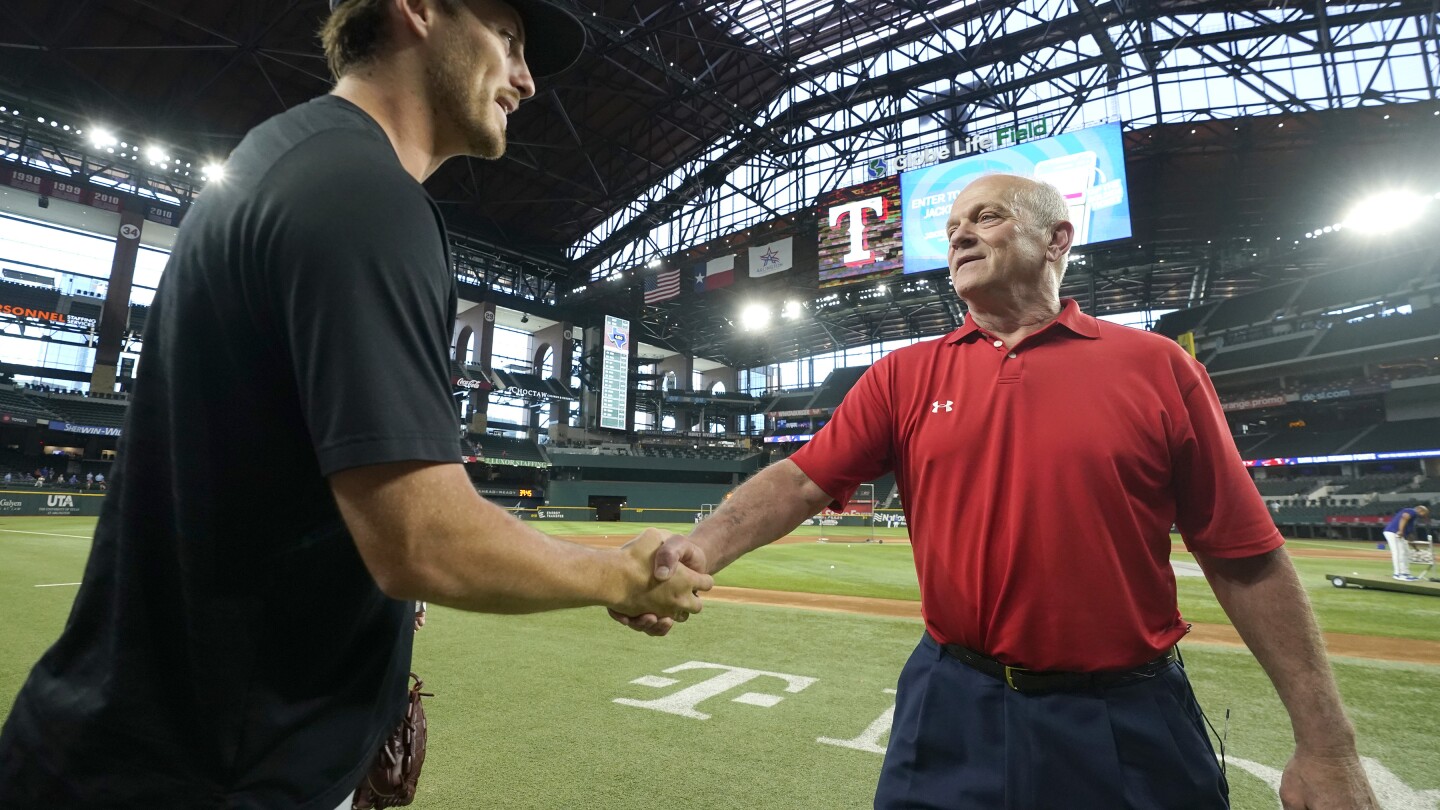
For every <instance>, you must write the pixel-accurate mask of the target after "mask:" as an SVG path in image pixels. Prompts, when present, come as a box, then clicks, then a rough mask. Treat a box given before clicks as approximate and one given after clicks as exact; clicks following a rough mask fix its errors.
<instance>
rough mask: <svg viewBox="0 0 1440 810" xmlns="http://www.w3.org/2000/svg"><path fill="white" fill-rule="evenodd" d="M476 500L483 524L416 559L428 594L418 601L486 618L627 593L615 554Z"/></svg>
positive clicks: (433, 541) (453, 528) (452, 530)
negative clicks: (554, 534) (552, 532)
mask: <svg viewBox="0 0 1440 810" xmlns="http://www.w3.org/2000/svg"><path fill="white" fill-rule="evenodd" d="M477 500H478V501H479V502H478V503H477V504H475V505H474V508H477V509H478V512H479V514H478V515H477V517H478V519H476V520H474V522H469V521H467V522H466V524H459V523H450V524H449V525H447V526H446V528H447V529H449V531H448V532H445V533H443V534H442V533H440V532H437V533H436V534H434V535H431V536H430V537H429V538H427V542H426V544H425V551H424V553H422V554H419V555H417V556H416V558H414V559H413V561H412V563H411V565H412V569H411V570H412V571H413V572H414V575H415V580H416V581H417V583H420V584H421V588H422V590H420V591H419V592H417V593H416V594H415V596H416V597H417V598H424V599H425V600H426V601H430V602H435V603H436V604H442V605H446V606H448V607H455V608H461V609H463V610H474V611H481V612H485V613H533V612H538V611H545V610H555V609H558V608H567V607H586V606H591V605H604V604H612V603H613V602H614V601H615V599H616V598H617V597H618V596H619V595H620V594H623V593H624V592H625V591H624V587H623V585H622V583H621V581H620V580H621V574H620V569H619V567H618V566H617V565H616V564H615V563H616V560H615V559H613V558H614V557H615V556H616V555H615V552H614V551H613V550H604V549H597V548H590V547H586V546H582V545H578V544H575V543H568V542H565V541H563V540H558V539H556V538H553V537H550V536H548V535H545V534H541V533H540V532H537V531H535V530H534V529H533V528H531V527H529V526H526V525H525V524H524V523H523V522H521V521H519V520H517V519H515V518H514V517H513V516H511V515H509V514H508V513H506V512H505V510H503V509H500V508H499V507H496V506H494V505H493V504H490V503H488V502H486V501H484V500H483V499H477ZM467 524H468V525H467Z"/></svg>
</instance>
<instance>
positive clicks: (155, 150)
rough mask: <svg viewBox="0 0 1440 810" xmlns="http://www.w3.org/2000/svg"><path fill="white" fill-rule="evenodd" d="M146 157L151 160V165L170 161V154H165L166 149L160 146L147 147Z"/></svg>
mask: <svg viewBox="0 0 1440 810" xmlns="http://www.w3.org/2000/svg"><path fill="white" fill-rule="evenodd" d="M145 159H146V160H148V161H150V163H151V165H154V164H156V163H169V162H170V156H169V155H167V154H165V150H164V149H161V148H160V147H158V146H147V147H145Z"/></svg>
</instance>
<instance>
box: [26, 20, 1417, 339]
mask: <svg viewBox="0 0 1440 810" xmlns="http://www.w3.org/2000/svg"><path fill="white" fill-rule="evenodd" d="M557 2H561V3H563V4H568V5H570V6H571V7H572V8H573V9H574V10H575V11H576V13H577V15H578V16H579V17H580V18H581V20H582V21H583V23H584V24H585V25H586V26H587V28H588V29H589V33H590V39H591V48H590V49H589V51H588V52H587V54H586V55H585V56H584V57H582V61H581V62H580V64H579V66H578V67H577V69H575V70H573V71H572V72H571V73H569V74H567V75H566V76H564V77H563V78H562V79H560V80H559V81H557V82H552V83H549V86H548V87H545V88H543V90H542V92H541V93H540V95H538V96H537V97H536V98H534V99H532V100H530V101H529V102H527V103H526V104H525V105H523V106H522V107H521V108H520V110H519V111H518V112H517V113H516V114H515V115H514V116H513V117H512V121H511V126H510V128H509V137H510V147H511V148H510V149H509V151H508V152H507V155H506V157H505V158H504V159H503V160H501V161H497V162H489V163H485V164H482V165H477V162H476V161H475V160H454V161H450V162H449V163H447V164H446V165H445V166H444V167H442V169H441V170H440V171H439V172H437V173H436V174H435V175H434V176H433V177H432V178H431V179H430V180H429V181H428V182H427V187H428V188H429V190H430V192H431V194H432V196H434V197H435V199H436V200H437V202H438V203H439V204H440V205H441V206H442V209H443V210H444V211H445V213H446V218H447V223H448V224H449V226H450V228H451V232H452V234H456V235H458V236H457V238H456V240H455V241H456V245H457V247H456V250H455V255H456V259H457V275H459V276H460V277H461V278H462V281H465V282H467V283H469V284H471V285H473V286H474V287H477V288H481V289H483V290H486V291H489V292H488V293H487V295H488V294H493V295H495V296H498V297H510V298H512V299H514V300H517V301H521V302H524V301H529V302H535V304H536V305H537V306H542V307H543V306H549V305H555V306H557V307H560V308H565V307H569V308H570V309H571V311H572V312H573V311H577V310H578V311H584V312H590V311H599V310H602V309H603V310H605V311H610V310H612V309H615V310H618V311H620V312H622V313H631V314H635V315H636V321H637V323H638V326H637V328H638V330H639V333H640V334H642V335H644V339H646V340H647V341H653V342H655V343H657V345H663V346H666V347H667V348H672V349H674V350H678V351H686V352H688V353H692V354H697V355H701V356H707V357H712V358H716V359H720V360H723V361H725V362H727V363H729V364H731V365H745V364H753V363H754V362H755V361H757V360H763V359H765V358H772V359H773V358H784V357H794V356H796V355H797V353H800V354H804V353H809V352H818V351H824V350H826V349H827V348H833V347H835V346H837V345H852V344H856V343H860V342H864V341H873V340H889V339H893V338H899V337H904V336H913V335H915V334H934V333H937V332H941V331H944V329H946V328H948V326H949V325H953V324H954V323H956V322H957V321H958V319H959V317H960V314H961V310H960V308H959V304H958V303H957V302H956V301H955V300H954V297H953V294H952V293H950V292H949V291H948V290H947V289H945V285H944V284H943V283H939V281H940V280H938V279H935V278H930V279H926V278H923V277H913V278H911V277H907V278H906V279H904V280H901V281H894V282H892V283H891V284H889V285H888V289H885V290H880V289H878V285H877V286H872V287H868V288H867V289H864V290H859V289H853V288H847V289H844V290H841V291H830V290H819V291H818V292H817V290H816V288H815V283H816V281H815V279H814V278H809V279H799V278H796V279H787V280H786V283H787V284H788V285H789V288H788V289H787V290H786V291H787V292H789V293H792V294H793V295H794V296H795V297H796V298H797V299H800V300H803V301H804V302H805V304H806V307H807V309H806V312H807V317H806V318H805V319H804V325H798V324H797V325H796V326H795V327H794V328H793V329H790V330H788V335H787V336H786V337H785V338H783V339H782V338H779V337H776V338H774V339H773V340H770V341H769V342H768V343H767V342H766V341H764V340H757V339H755V338H753V337H751V338H743V339H742V338H740V337H737V334H736V333H737V329H736V328H735V326H734V324H733V323H731V321H732V320H733V318H732V316H733V315H734V313H733V312H732V311H731V305H733V303H734V301H733V300H731V299H727V298H726V297H725V296H723V295H714V296H681V300H679V301H676V302H671V303H667V304H666V305H663V306H661V307H659V308H652V309H643V310H641V309H640V308H639V296H638V292H637V291H636V290H635V288H636V287H638V283H636V282H635V277H634V272H633V271H635V270H636V269H637V268H640V267H643V266H644V265H646V264H647V263H648V262H649V261H650V260H652V259H654V258H656V257H665V256H671V255H674V254H676V253H679V252H681V251H683V250H685V249H687V248H690V247H693V246H697V245H702V244H705V243H709V242H712V241H713V240H715V239H718V238H723V237H726V236H729V235H732V234H734V233H735V232H736V231H739V230H741V229H743V228H746V227H749V226H753V225H756V224H760V223H765V222H768V221H770V220H774V219H777V218H781V217H785V216H788V215H793V214H796V213H797V212H802V211H804V210H805V209H807V208H808V207H809V206H811V205H812V204H813V202H814V200H815V198H816V197H817V196H818V195H820V194H821V193H823V192H825V191H829V190H831V189H834V188H839V187H843V186H847V185H852V184H854V183H858V182H861V181H863V180H865V179H867V177H866V171H867V169H866V167H867V165H868V164H869V163H870V162H871V161H873V160H876V159H879V158H892V157H894V156H895V155H896V154H898V153H900V152H909V151H914V150H916V149H921V148H925V147H928V146H936V145H940V144H953V143H956V142H964V141H965V140H966V139H967V138H972V137H976V136H981V135H984V134H986V133H990V132H994V131H996V130H998V129H1000V128H1003V127H1008V126H1013V125H1015V124H1017V123H1020V122H1023V121H1026V120H1030V119H1034V118H1039V117H1044V118H1046V119H1048V120H1049V121H1050V122H1051V124H1052V129H1053V130H1057V131H1058V130H1067V129H1069V130H1073V129H1077V128H1080V127H1083V126H1089V125H1093V124H1098V123H1102V122H1107V121H1121V122H1123V123H1124V124H1125V126H1126V127H1127V128H1128V129H1129V130H1131V132H1130V146H1131V148H1132V152H1131V156H1132V158H1135V157H1137V156H1138V157H1140V158H1142V159H1153V160H1155V161H1157V162H1163V161H1165V160H1168V159H1170V157H1171V156H1172V155H1173V154H1176V153H1177V152H1179V151H1181V149H1182V148H1186V149H1188V148H1189V146H1188V145H1186V146H1184V147H1182V146H1181V145H1179V144H1177V143H1176V142H1174V141H1173V140H1172V141H1169V142H1165V143H1162V141H1163V140H1164V139H1165V135H1164V130H1166V129H1167V128H1172V129H1173V128H1178V127H1182V126H1183V127H1184V130H1185V131H1189V129H1190V127H1191V126H1192V125H1193V126H1194V127H1196V128H1199V129H1201V130H1202V132H1203V131H1204V130H1205V129H1206V128H1207V127H1208V128H1210V129H1215V130H1220V129H1224V130H1226V131H1229V130H1230V129H1231V127H1230V124H1231V123H1232V122H1233V123H1234V124H1236V125H1237V127H1238V125H1239V123H1240V122H1239V121H1238V120H1237V119H1240V118H1242V117H1246V118H1250V117H1255V116H1265V115H1276V114H1280V115H1286V114H1289V115H1294V114H1299V113H1308V112H1314V111H1326V110H1354V109H1355V108H1360V107H1375V106H1382V105H1400V104H1405V103H1408V102H1421V101H1428V102H1431V103H1432V104H1433V103H1434V102H1435V101H1437V100H1440V87H1437V85H1440V46H1437V41H1440V32H1437V20H1440V0H1385V1H1384V2H1368V3H1357V2H1340V3H1326V2H1323V0H1314V2H1309V3H1306V4H1304V5H1296V6H1291V5H1290V4H1289V2H1288V0H1267V2H1259V0H1111V2H1098V1H1097V0H1019V2H997V1H996V0H959V2H956V0H843V1H842V0H729V1H727V2H703V1H702V0H557ZM321 5H323V4H321ZM320 14H323V8H322V7H321V6H320V5H316V4H313V3H301V2H299V0H257V2H255V3H249V4H216V3H208V2H204V0H87V2H86V3H81V4H78V5H73V6H72V5H67V4H56V3H53V2H51V0H13V2H7V3H5V4H3V5H0V30H4V31H6V35H5V36H4V37H3V39H4V40H6V41H3V42H0V102H4V101H6V99H7V98H8V99H9V100H11V101H12V102H13V101H14V100H17V99H18V100H19V101H21V102H23V104H24V105H25V108H26V111H27V116H28V117H27V116H14V115H11V114H9V113H6V114H5V115H4V118H5V120H4V121H3V122H0V149H3V150H4V152H5V153H6V154H5V156H4V157H3V158H0V159H5V160H12V161H17V162H25V163H27V164H28V165H31V166H36V164H35V163H33V162H31V161H41V162H42V163H44V164H45V168H47V170H51V171H53V172H54V173H56V174H58V175H62V176H71V175H66V172H70V173H72V174H73V175H74V176H83V177H87V178H88V177H99V178H100V180H99V181H98V182H101V183H102V184H103V183H106V182H109V183H116V184H122V185H128V186H130V187H131V188H133V189H135V190H137V191H138V193H141V194H142V196H148V195H152V194H153V195H157V196H156V197H155V199H163V198H161V197H159V196H158V195H162V194H163V195H168V196H170V197H173V198H174V199H176V200H180V201H187V200H188V199H189V198H190V196H191V195H192V194H193V190H194V188H195V186H196V184H195V182H194V179H193V178H192V177H187V176H186V175H185V174H184V172H185V171H190V172H192V173H193V172H194V171H195V167H197V166H200V165H201V163H200V161H201V159H202V157H204V156H216V155H224V154H226V153H228V151H229V150H230V149H232V148H233V147H234V145H235V143H237V142H238V139H239V137H240V136H241V135H243V133H244V132H246V131H247V130H248V129H249V128H250V127H253V126H254V125H255V124H257V123H259V122H260V121H262V120H264V119H265V118H266V117H268V116H270V115H273V114H275V113H276V112H279V111H280V110H283V109H285V108H287V107H289V106H293V105H294V104H298V103H300V102H302V101H304V100H306V99H308V98H311V97H313V96H315V95H318V94H319V93H323V92H325V91H326V90H327V89H329V86H330V84H329V79H328V77H327V76H326V71H325V69H324V65H323V60H322V59H321V58H320V55H319V53H318V50H317V48H316V47H315V35H314V32H315V30H316V27H317V25H318V22H319V19H318V17H319V15H320ZM47 104H50V105H54V106H53V109H51V110H47V111H46V112H45V115H47V116H50V118H51V120H54V117H55V116H66V115H69V116H71V117H69V118H66V119H64V120H66V121H68V122H72V123H74V124H75V125H76V126H77V127H78V125H80V124H82V123H83V124H84V125H85V126H86V127H89V126H90V124H91V122H92V121H103V122H104V123H107V124H115V125H116V127H117V129H116V132H117V134H119V135H120V136H121V137H122V138H124V139H125V142H126V144H125V145H129V146H130V149H129V151H130V152H132V153H133V154H130V155H128V156H126V157H123V158H122V157H121V153H123V152H125V151H126V149H125V145H122V146H120V147H118V148H117V149H116V152H115V153H114V154H113V155H112V154H111V153H108V152H104V151H103V150H102V151H97V150H95V149H93V148H91V147H90V146H88V145H87V144H86V142H85V140H84V139H83V138H69V137H65V136H64V134H63V133H61V132H57V131H56V128H55V127H54V126H53V125H51V124H49V123H48V122H45V123H40V122H37V121H36V120H35V115H34V114H33V111H32V108H44V107H45V105H47ZM1271 126H1272V127H1273V126H1274V125H1273V124H1272V125H1271ZM127 127H128V130H127ZM1294 129H1295V128H1294V127H1292V128H1291V129H1286V130H1284V132H1286V133H1290V132H1292V131H1293V130H1294ZM147 130H148V132H147ZM1137 130H1147V131H1148V132H1154V133H1156V134H1155V136H1154V137H1155V141H1154V143H1153V145H1150V146H1147V145H1146V143H1145V142H1144V140H1143V139H1144V138H1145V135H1140V134H1137V132H1136V131H1137ZM127 131H129V132H130V133H131V134H130V136H129V137H128V138H125V135H124V133H125V132H127ZM137 132H143V133H145V134H146V135H155V136H159V137H160V138H161V139H162V140H167V138H166V137H165V136H166V135H167V133H168V135H169V136H170V137H169V138H168V140H169V141H170V142H171V143H172V144H174V147H173V150H172V151H171V154H172V155H173V156H175V157H176V160H175V161H173V163H174V165H173V166H170V167H168V169H166V168H164V167H161V170H160V171H157V170H156V168H157V167H153V166H149V165H147V163H148V161H146V160H144V159H143V158H144V155H141V154H139V149H138V147H137V146H135V145H133V143H134V142H135V141H136V140H138V138H137V137H136V135H135V133H137ZM87 135H88V133H87ZM187 140H188V141H189V142H188V143H187V142H186V141H187ZM1227 148H1230V147H1227ZM1235 148H1238V147H1235ZM1272 148H1273V147H1272ZM1167 150H1168V151H1167ZM1272 154H1274V153H1273V152H1272V153H1266V154H1265V155H1264V157H1265V158H1266V159H1269V156H1270V155H1272ZM180 157H183V159H184V160H185V162H186V165H185V167H184V169H180V166H179V158H180ZM191 164H193V165H191ZM1191 170H1192V171H1193V167H1192V169H1191ZM1167 179H1168V178H1167ZM1152 180H1153V178H1152ZM1133 181H1134V178H1133V177H1132V182H1133ZM1241 191H1243V192H1244V194H1248V195H1250V197H1247V198H1244V199H1239V200H1236V201H1235V203H1236V204H1235V205H1234V206H1233V207H1234V208H1236V209H1243V208H1244V205H1251V208H1250V209H1244V210H1245V211H1246V212H1247V213H1248V212H1249V211H1250V210H1251V209H1253V210H1255V211H1261V210H1263V209H1264V206H1263V205H1261V203H1262V202H1266V200H1264V199H1262V195H1265V194H1266V193H1267V191H1266V190H1265V189H1255V188H1245V189H1241ZM1274 196H1275V193H1274V190H1273V189H1271V190H1269V197H1270V198H1273V197H1274ZM1227 201H1228V200H1227ZM1257 201H1258V202H1257ZM1187 205H1188V206H1190V207H1191V209H1193V207H1194V203H1192V202H1190V201H1188V200H1185V199H1176V200H1174V201H1172V205H1170V206H1169V207H1168V208H1167V209H1166V210H1164V211H1146V212H1143V213H1142V215H1141V216H1144V217H1148V218H1149V219H1148V220H1147V221H1146V222H1145V223H1144V226H1145V228H1147V229H1148V233H1150V234H1153V235H1154V238H1151V237H1150V236H1147V237H1146V238H1145V240H1144V242H1143V243H1140V240H1139V239H1136V240H1132V241H1133V242H1135V244H1123V245H1120V246H1119V247H1115V248H1110V249H1105V250H1096V251H1087V255H1086V256H1085V257H1084V258H1083V259H1082V260H1077V261H1076V262H1075V264H1074V267H1075V268H1076V269H1075V270H1073V271H1072V272H1071V274H1070V275H1069V276H1068V277H1067V279H1066V282H1067V283H1066V287H1065V289H1064V292H1065V294H1068V295H1075V296H1076V297H1078V298H1080V299H1081V300H1082V301H1083V302H1087V303H1088V304H1089V305H1090V306H1091V308H1092V309H1094V310H1095V311H1097V312H1107V311H1124V310H1136V309H1149V308H1155V307H1164V308H1169V307H1176V306H1185V305H1188V304H1191V303H1198V302H1200V301H1203V300H1206V299H1208V298H1212V297H1216V296H1224V295H1229V294H1235V293H1239V292H1244V291H1247V290H1249V289H1254V288H1255V287H1256V286H1258V285H1260V284H1262V283H1265V282H1266V280H1267V278H1269V279H1270V280H1271V281H1273V276H1267V273H1273V272H1275V271H1274V269H1273V268H1274V265H1267V262H1266V258H1267V257H1266V253H1265V251H1263V250H1252V249H1251V245H1250V242H1249V240H1251V239H1255V240H1256V241H1259V240H1261V239H1264V240H1267V241H1271V240H1274V239H1275V237H1277V236H1279V235H1280V234H1279V233H1277V232H1262V231H1265V229H1266V228H1268V229H1269V231H1275V230H1276V229H1277V225H1276V223H1273V222H1272V223H1269V224H1268V225H1267V224H1265V223H1261V224H1260V225H1257V224H1256V222H1255V220H1256V218H1255V217H1246V218H1243V219H1242V218H1241V217H1239V216H1236V217H1234V218H1233V219H1231V220H1227V221H1226V222H1225V223H1222V224H1224V225H1225V227H1223V228H1215V229H1213V230H1212V231H1205V232H1203V233H1202V230H1203V229H1201V228H1197V227H1193V226H1190V225H1189V224H1188V223H1187V220H1188V219H1189V218H1190V215H1191V213H1192V210H1191V209H1187V208H1186V206H1187ZM1292 207H1293V206H1292ZM791 220H792V224H791V225H790V227H792V228H793V229H794V230H795V231H796V232H800V233H807V232H806V231H805V230H804V229H805V228H806V227H807V225H806V223H805V222H804V221H803V217H801V218H799V221H796V218H794V217H792V218H791ZM1137 224H1138V223H1137ZM1292 224H1293V223H1292ZM808 227H811V228H812V229H813V223H811V224H810V225H809V226H808ZM1302 230H1303V229H1302ZM1138 232H1139V230H1138V228H1137V233H1138ZM1212 239H1213V244H1212V243H1211V240H1212ZM1256 247H1258V246H1256ZM1286 261H1287V262H1289V264H1287V265H1286V266H1287V267H1291V268H1293V267H1295V266H1296V265H1295V262H1294V260H1291V259H1286ZM617 276H618V277H620V278H622V279H625V280H627V281H626V283H624V284H612V283H606V284H604V285H600V284H597V283H596V282H598V281H599V280H601V279H605V278H610V277H617ZM599 288H603V289H605V290H624V292H622V293H604V292H598V289H599ZM721 292H724V291H721ZM703 298H710V299H712V300H710V301H703V300H695V299H703ZM627 302H628V303H627Z"/></svg>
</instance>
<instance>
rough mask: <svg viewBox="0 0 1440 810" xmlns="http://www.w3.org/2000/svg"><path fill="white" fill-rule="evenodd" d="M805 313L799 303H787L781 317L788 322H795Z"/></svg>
mask: <svg viewBox="0 0 1440 810" xmlns="http://www.w3.org/2000/svg"><path fill="white" fill-rule="evenodd" d="M803 312H804V310H803V309H801V307H800V302H799V301H786V302H785V309H783V310H781V312H780V315H781V316H782V317H784V318H785V319H786V320H791V321H793V320H795V319H796V318H798V317H800V315H801V314H802V313H803Z"/></svg>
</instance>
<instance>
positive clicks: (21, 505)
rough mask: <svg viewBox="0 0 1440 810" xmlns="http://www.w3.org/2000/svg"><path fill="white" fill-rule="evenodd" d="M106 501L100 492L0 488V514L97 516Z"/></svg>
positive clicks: (15, 515) (19, 515)
mask: <svg viewBox="0 0 1440 810" xmlns="http://www.w3.org/2000/svg"><path fill="white" fill-rule="evenodd" d="M104 503H105V496H104V495H103V494H101V493H83V492H74V491H68V492H66V491H61V492H57V491H55V490H45V489H42V490H38V491H26V490H23V489H21V490H3V491H0V517H50V516H55V515H61V516H66V517H76V516H82V517H99V516H100V507H101V505H102V504H104Z"/></svg>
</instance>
